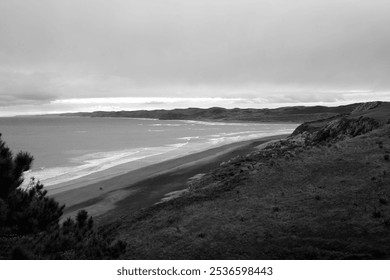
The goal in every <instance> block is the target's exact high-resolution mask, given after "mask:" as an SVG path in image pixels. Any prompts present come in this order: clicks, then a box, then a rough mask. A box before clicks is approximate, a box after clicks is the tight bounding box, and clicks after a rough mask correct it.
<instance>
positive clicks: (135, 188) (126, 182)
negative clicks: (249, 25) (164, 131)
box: [49, 135, 287, 220]
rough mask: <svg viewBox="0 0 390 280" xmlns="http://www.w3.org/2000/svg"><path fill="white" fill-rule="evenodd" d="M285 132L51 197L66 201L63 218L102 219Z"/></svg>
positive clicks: (151, 200) (159, 196) (138, 206)
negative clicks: (82, 214)
mask: <svg viewBox="0 0 390 280" xmlns="http://www.w3.org/2000/svg"><path fill="white" fill-rule="evenodd" d="M286 136H287V135H275V136H269V137H264V138H260V139H255V140H248V141H243V142H238V143H232V144H228V145H224V146H221V147H217V148H213V149H209V150H206V151H202V152H199V153H193V154H190V155H186V156H183V157H179V158H175V159H171V160H167V161H164V162H161V163H157V164H153V165H149V166H146V167H143V168H140V169H137V170H133V171H130V172H128V173H125V174H122V175H119V176H115V177H113V178H108V179H105V180H101V181H97V182H91V183H90V184H87V185H81V186H77V185H72V186H70V188H69V190H67V191H64V192H61V193H56V194H52V195H51V197H54V198H55V199H56V200H57V201H59V202H60V203H61V204H65V205H66V208H65V210H64V215H63V218H66V217H69V216H74V215H76V213H77V212H78V211H79V210H81V209H85V210H87V211H88V213H89V214H90V215H92V216H93V217H94V218H95V219H96V218H99V219H100V220H101V219H104V220H106V219H109V218H110V217H112V216H116V217H117V216H118V215H119V216H120V215H124V214H129V213H132V212H135V211H137V210H139V209H141V208H144V207H148V206H151V205H153V204H155V203H157V202H159V201H161V199H163V198H164V196H165V195H166V194H168V193H170V192H174V191H178V190H183V189H184V188H186V182H187V180H188V179H189V178H191V177H193V176H195V175H197V174H199V173H206V172H208V171H209V170H211V169H213V168H216V167H218V166H219V165H220V164H221V163H222V162H224V161H227V160H229V159H230V158H232V157H234V156H237V155H246V154H248V153H249V152H251V151H253V150H255V149H256V147H257V146H259V145H261V144H263V143H265V142H268V141H272V140H276V139H282V138H285V137H286ZM49 194H50V193H49Z"/></svg>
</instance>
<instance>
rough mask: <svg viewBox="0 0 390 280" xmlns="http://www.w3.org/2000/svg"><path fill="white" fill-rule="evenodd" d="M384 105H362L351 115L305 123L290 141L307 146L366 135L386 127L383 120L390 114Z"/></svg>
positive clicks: (370, 103) (374, 103)
mask: <svg viewBox="0 0 390 280" xmlns="http://www.w3.org/2000/svg"><path fill="white" fill-rule="evenodd" d="M383 104H385V103H384V102H379V101H377V102H367V103H362V104H360V105H358V106H357V107H356V108H355V109H354V110H353V111H352V112H351V113H350V114H344V115H340V116H336V117H332V118H329V119H324V120H318V121H313V122H306V123H303V124H301V125H300V126H299V127H297V128H296V129H295V131H294V132H293V133H292V134H291V136H290V137H289V139H291V140H293V141H298V142H301V143H305V144H310V143H311V144H317V143H323V142H335V141H339V140H342V139H345V138H347V137H355V136H358V135H361V134H365V133H367V132H370V131H372V130H374V129H376V128H379V127H381V126H382V125H384V124H383V121H381V118H383V115H389V112H387V107H386V106H387V105H386V104H385V105H386V106H385V105H383ZM382 105H383V106H382ZM374 109H375V110H374ZM373 112H375V113H373ZM378 113H379V114H378Z"/></svg>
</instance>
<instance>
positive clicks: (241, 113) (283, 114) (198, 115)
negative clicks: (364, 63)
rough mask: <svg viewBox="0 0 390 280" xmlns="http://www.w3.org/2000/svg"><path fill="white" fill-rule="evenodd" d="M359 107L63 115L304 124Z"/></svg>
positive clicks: (300, 107)
mask: <svg viewBox="0 0 390 280" xmlns="http://www.w3.org/2000/svg"><path fill="white" fill-rule="evenodd" d="M358 106H359V104H351V105H345V106H338V107H325V106H312V107H304V106H295V107H283V108H276V109H239V108H235V109H225V108H219V107H213V108H208V109H200V108H187V109H174V110H152V111H146V110H140V111H112V112H105V111H96V112H92V113H87V112H80V113H67V114H62V116H81V117H112V118H115V117H118V118H152V119H160V120H212V121H255V122H296V123H301V122H307V121H312V120H318V119H325V118H330V117H334V116H338V115H340V114H349V113H351V112H352V111H353V110H354V109H355V108H356V107H358Z"/></svg>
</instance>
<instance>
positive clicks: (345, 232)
mask: <svg viewBox="0 0 390 280" xmlns="http://www.w3.org/2000/svg"><path fill="white" fill-rule="evenodd" d="M387 107H388V104H387V103H383V104H379V105H378V106H376V107H374V108H365V109H364V108H363V109H361V110H358V111H359V112H357V111H356V112H354V113H352V114H350V115H348V116H346V117H344V118H339V119H332V120H330V121H328V122H326V121H325V122H324V123H323V125H322V126H317V128H316V129H315V130H313V129H309V130H304V129H302V128H301V129H300V131H299V132H297V133H295V134H294V135H293V136H291V137H290V138H289V139H287V140H284V141H280V142H276V143H272V144H270V145H268V146H267V147H266V148H265V149H263V150H258V151H255V152H252V153H251V154H248V155H246V156H240V157H236V158H234V159H231V160H230V161H228V162H224V163H223V164H222V165H221V166H220V167H219V168H217V169H215V170H212V171H210V172H209V173H207V174H206V175H205V176H203V177H201V178H200V179H198V180H197V181H195V182H192V183H191V185H189V186H188V187H189V191H188V192H187V193H186V194H184V195H183V196H182V197H179V198H176V199H172V200H170V201H167V202H165V203H161V204H158V205H155V206H153V207H151V208H148V209H144V210H142V211H139V212H137V213H135V214H130V213H129V214H128V215H127V216H123V217H121V218H120V219H119V220H117V221H115V222H112V223H111V224H110V225H111V227H112V229H113V230H114V231H115V232H116V233H117V237H118V238H120V239H121V240H125V241H126V242H127V243H128V247H127V251H126V253H125V257H126V258H130V259H167V258H168V259H389V258H390V253H389V252H390V189H389V186H390V175H389V170H390V161H389V155H390V125H389V124H387V122H388V120H389V119H390V115H389V112H390V111H389V110H387V109H388V108H387ZM354 114H356V115H354ZM376 116H379V117H376ZM363 118H367V119H369V121H368V122H366V119H363ZM345 119H347V120H352V121H346V120H345ZM362 120H363V121H362ZM376 124H379V125H378V126H377V125H376ZM368 125H372V126H371V127H368ZM329 127H331V128H332V129H334V131H333V132H335V131H336V130H335V129H339V130H338V132H339V134H338V135H336V137H333V136H335V134H329V135H333V136H332V137H327V138H323V139H322V140H321V141H319V140H318V138H316V136H318V135H319V134H318V132H319V131H322V132H323V131H327V130H326V129H328V128H329ZM363 128H364V129H363Z"/></svg>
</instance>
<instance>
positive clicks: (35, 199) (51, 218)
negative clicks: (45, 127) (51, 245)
mask: <svg viewBox="0 0 390 280" xmlns="http://www.w3.org/2000/svg"><path fill="white" fill-rule="evenodd" d="M32 162H33V157H32V156H31V155H30V154H28V153H26V152H19V153H18V154H17V155H16V156H13V154H12V152H11V150H10V149H9V148H8V147H7V146H6V144H5V142H4V141H3V140H2V139H1V134H0V211H1V212H0V226H1V228H2V233H3V234H4V233H6V232H9V233H18V234H28V233H33V232H39V231H42V230H48V229H50V228H51V227H53V226H56V225H58V222H59V219H60V217H61V215H62V210H63V209H64V207H65V206H64V205H62V206H60V205H59V203H58V202H57V201H55V200H54V199H52V198H49V197H47V196H46V194H47V191H46V190H44V187H43V185H42V184H41V183H39V182H35V181H34V180H32V181H31V182H30V184H29V186H28V188H27V189H22V188H21V187H20V186H21V184H22V183H23V172H24V171H27V170H29V169H30V168H31V164H32Z"/></svg>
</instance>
